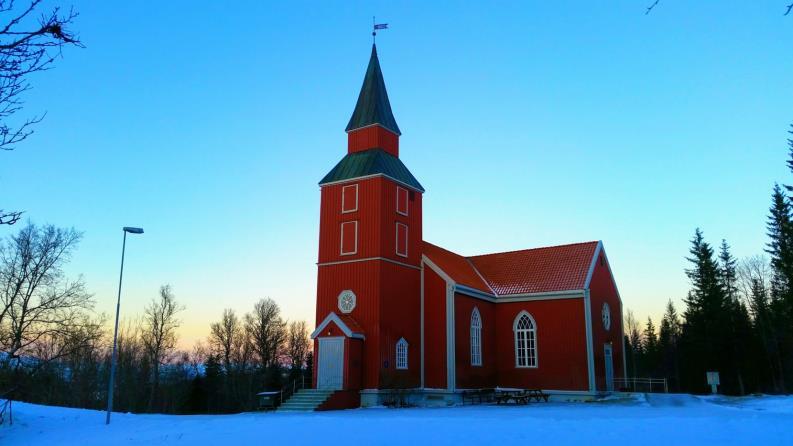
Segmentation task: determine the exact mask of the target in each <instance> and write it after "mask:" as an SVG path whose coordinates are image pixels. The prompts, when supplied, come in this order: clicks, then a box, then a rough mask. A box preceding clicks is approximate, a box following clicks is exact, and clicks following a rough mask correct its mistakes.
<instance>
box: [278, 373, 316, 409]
mask: <svg viewBox="0 0 793 446" xmlns="http://www.w3.org/2000/svg"><path fill="white" fill-rule="evenodd" d="M310 385H311V381H309V386H310ZM306 388H307V387H306V374H305V373H301V374H300V376H298V377H296V378H295V379H293V380H292V381H291V382H289V383H287V384H286V385H285V386H283V387H281V395H280V400H279V401H278V405H279V406H280V405H281V404H283V402H284V401H286V400H288V399H289V398H291V397H292V395H294V394H295V393H297V391H298V390H300V389H306Z"/></svg>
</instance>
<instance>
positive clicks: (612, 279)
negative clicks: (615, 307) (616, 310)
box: [603, 249, 622, 307]
mask: <svg viewBox="0 0 793 446" xmlns="http://www.w3.org/2000/svg"><path fill="white" fill-rule="evenodd" d="M603 260H604V261H605V262H606V268H608V270H609V276H611V284H612V285H614V291H615V292H616V293H617V299H619V301H620V307H622V297H620V289H619V288H617V281H616V279H614V274H613V273H612V272H611V262H609V256H607V255H606V250H605V249H603Z"/></svg>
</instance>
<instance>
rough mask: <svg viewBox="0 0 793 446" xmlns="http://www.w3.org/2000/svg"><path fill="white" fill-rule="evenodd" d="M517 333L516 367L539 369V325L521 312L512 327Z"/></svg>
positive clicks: (525, 313) (527, 314) (528, 315)
mask: <svg viewBox="0 0 793 446" xmlns="http://www.w3.org/2000/svg"><path fill="white" fill-rule="evenodd" d="M512 329H513V330H514V331H515V367H537V325H536V324H535V323H534V318H532V317H531V315H530V314H529V313H527V312H525V311H521V312H520V313H519V314H518V317H516V318H515V323H514V325H513V327H512Z"/></svg>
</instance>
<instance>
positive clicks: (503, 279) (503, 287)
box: [424, 242, 598, 296]
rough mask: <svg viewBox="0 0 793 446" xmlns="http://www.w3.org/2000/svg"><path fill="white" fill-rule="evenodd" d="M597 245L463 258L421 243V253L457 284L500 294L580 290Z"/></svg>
mask: <svg viewBox="0 0 793 446" xmlns="http://www.w3.org/2000/svg"><path fill="white" fill-rule="evenodd" d="M597 246H598V242H585V243H575V244H571V245H561V246H549V247H544V248H535V249H525V250H522V251H510V252H500V253H495V254H485V255H479V256H473V257H463V256H461V255H459V254H455V253H453V252H451V251H447V250H445V249H443V248H440V247H438V246H435V245H433V244H431V243H427V242H424V255H426V256H427V257H428V258H429V259H430V260H431V261H432V262H433V263H435V264H436V265H438V267H439V268H440V269H442V270H443V271H444V272H445V273H446V274H448V275H449V276H450V277H451V278H452V279H453V280H454V281H455V282H457V283H458V284H461V285H465V286H468V287H471V288H475V289H477V290H480V291H484V292H486V293H493V292H495V294H496V295H498V296H500V295H508V294H529V293H547V292H554V291H568V290H580V289H583V288H584V285H585V282H586V278H587V275H588V273H589V268H590V266H591V265H592V258H593V257H594V255H595V249H596V248H597ZM483 278H484V280H483ZM485 281H487V282H485Z"/></svg>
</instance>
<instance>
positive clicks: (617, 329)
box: [589, 251, 625, 390]
mask: <svg viewBox="0 0 793 446" xmlns="http://www.w3.org/2000/svg"><path fill="white" fill-rule="evenodd" d="M589 290H590V295H589V296H590V302H591V310H592V340H593V343H594V345H593V353H594V357H595V382H596V383H597V390H606V364H605V360H604V352H603V345H604V344H605V343H607V342H610V343H611V346H612V347H611V348H612V358H613V363H614V377H615V378H622V377H623V376H624V373H625V372H624V369H623V365H624V363H623V354H624V353H623V351H622V341H623V339H622V336H623V330H622V305H621V303H620V299H619V295H618V294H617V289H616V287H615V286H614V281H613V279H612V277H611V273H610V272H609V267H608V261H607V260H606V256H605V254H604V253H603V252H602V251H601V253H600V255H599V257H598V260H597V261H596V263H595V271H594V272H593V273H592V281H591V283H590V285H589ZM604 302H608V304H609V307H610V308H611V327H610V328H609V330H606V329H605V328H604V327H603V321H602V320H601V315H602V310H603V303H604Z"/></svg>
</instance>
